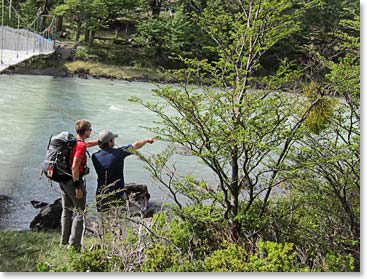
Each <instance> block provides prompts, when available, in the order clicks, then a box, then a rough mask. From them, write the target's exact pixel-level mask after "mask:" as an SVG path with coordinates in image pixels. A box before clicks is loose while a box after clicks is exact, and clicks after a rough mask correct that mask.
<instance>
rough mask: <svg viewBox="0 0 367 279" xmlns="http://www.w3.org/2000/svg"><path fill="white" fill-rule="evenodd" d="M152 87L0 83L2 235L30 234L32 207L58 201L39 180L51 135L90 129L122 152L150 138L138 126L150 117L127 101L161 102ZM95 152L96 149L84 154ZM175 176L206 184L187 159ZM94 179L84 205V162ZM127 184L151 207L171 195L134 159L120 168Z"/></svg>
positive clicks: (17, 78) (51, 80)
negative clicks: (141, 191)
mask: <svg viewBox="0 0 367 279" xmlns="http://www.w3.org/2000/svg"><path fill="white" fill-rule="evenodd" d="M154 88H156V85H155V84H152V83H145V82H127V81H111V80H96V79H88V80H85V79H79V78H55V77H50V76H30V75H29V76H27V75H13V76H6V75H3V76H0V196H1V195H4V196H7V197H9V199H5V198H2V199H0V204H2V205H1V206H0V229H15V230H23V229H28V228H29V224H30V222H31V220H32V218H33V217H34V216H35V215H36V214H37V212H38V210H37V209H34V208H33V207H32V205H31V204H30V201H31V200H40V201H44V202H49V203H50V202H53V201H54V200H55V199H57V198H59V197H60V190H59V187H58V185H57V184H56V183H53V186H50V183H49V181H48V180H47V179H46V178H45V177H43V178H41V179H40V177H39V171H40V164H41V162H42V160H43V158H44V155H45V150H46V147H47V143H48V140H49V137H50V135H51V134H56V133H57V132H60V131H64V130H68V131H71V132H74V122H75V121H74V120H73V119H81V118H84V119H88V120H89V121H90V122H91V123H92V128H93V133H92V136H91V139H93V138H96V137H97V134H98V132H99V131H101V130H103V129H108V130H111V131H113V132H115V133H118V134H119V137H118V138H117V139H116V144H117V145H119V146H122V145H125V144H129V143H133V142H134V141H137V140H140V139H143V138H146V137H152V136H155V135H154V134H152V133H151V132H150V131H148V130H146V129H144V128H142V127H141V126H150V125H153V121H154V120H155V115H154V114H153V113H152V112H150V111H148V110H147V109H145V108H144V107H143V106H141V105H139V104H137V103H132V102H130V101H129V100H128V99H129V98H130V97H131V96H136V97H139V98H141V99H144V100H146V101H151V102H153V101H159V102H160V101H161V100H159V99H158V98H157V97H155V96H153V95H152V89H154ZM166 146H167V143H165V142H161V141H157V142H156V143H154V144H152V145H150V144H147V145H145V146H144V147H143V148H142V149H140V151H141V153H143V154H145V155H150V154H156V153H159V152H161V151H162V150H163V149H164V148H165V147H166ZM96 151H98V147H94V148H91V149H89V152H90V153H91V154H92V153H93V152H96ZM174 160H175V161H174V162H173V163H175V166H176V168H177V169H178V171H181V172H182V173H183V174H192V175H194V176H195V177H198V178H201V179H206V180H207V179H209V180H211V181H212V182H213V178H210V173H209V171H208V169H207V168H206V167H205V166H203V165H202V164H201V163H200V162H199V161H198V160H196V159H195V158H193V157H191V156H177V157H176V158H175V159H174ZM88 164H89V166H90V167H91V173H90V175H88V176H87V177H86V180H87V191H88V193H87V203H88V204H91V203H92V202H93V201H94V198H95V189H96V174H95V171H94V169H93V166H92V162H91V160H90V159H88ZM125 181H126V182H127V183H129V182H135V183H142V184H146V185H147V186H148V189H149V192H150V194H151V201H152V202H157V203H160V202H164V201H169V200H170V197H169V194H168V193H167V192H166V191H165V190H164V189H163V188H162V187H161V186H160V185H159V183H158V182H156V181H154V180H153V179H152V178H151V177H150V175H149V173H148V171H147V170H146V169H144V163H143V162H142V161H141V160H139V159H138V158H137V157H136V156H134V155H133V156H130V157H128V158H127V159H126V160H125Z"/></svg>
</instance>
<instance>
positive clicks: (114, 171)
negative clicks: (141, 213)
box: [92, 131, 154, 212]
mask: <svg viewBox="0 0 367 279" xmlns="http://www.w3.org/2000/svg"><path fill="white" fill-rule="evenodd" d="M117 136H118V135H117V134H114V133H112V132H111V131H102V132H100V133H99V135H98V146H99V148H100V149H101V150H99V151H98V152H96V153H94V154H93V155H92V162H93V166H94V168H95V170H96V173H97V176H98V178H97V192H96V201H97V210H98V211H99V212H104V211H106V210H109V209H110V208H112V207H114V206H118V205H120V204H121V203H122V202H123V200H124V195H123V191H122V190H123V188H124V186H125V181H124V159H125V158H126V157H127V156H129V155H131V154H132V152H133V149H139V148H141V147H143V146H144V145H145V144H146V143H150V144H152V143H154V139H153V138H146V139H143V140H141V141H137V142H135V143H133V144H129V145H127V146H123V147H120V148H114V146H115V138H117Z"/></svg>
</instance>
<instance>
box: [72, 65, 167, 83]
mask: <svg viewBox="0 0 367 279" xmlns="http://www.w3.org/2000/svg"><path fill="white" fill-rule="evenodd" d="M65 66H66V68H67V70H68V71H69V72H71V73H73V74H76V75H81V74H82V75H83V74H85V75H89V76H92V77H100V78H113V79H123V80H139V81H156V82H172V81H173V80H172V78H171V77H169V76H168V75H166V74H164V73H162V72H160V71H158V70H155V69H151V68H140V67H129V66H114V65H107V64H103V63H98V62H89V61H80V60H77V61H74V62H68V63H65Z"/></svg>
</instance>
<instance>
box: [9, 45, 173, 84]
mask: <svg viewBox="0 0 367 279" xmlns="http://www.w3.org/2000/svg"><path fill="white" fill-rule="evenodd" d="M78 51H79V52H83V53H84V51H85V50H84V47H77V45H76V44H75V43H73V42H62V43H61V42H59V43H58V47H57V48H56V50H55V52H54V54H53V55H50V56H48V57H42V58H30V59H28V60H26V61H24V62H22V63H20V64H18V65H16V66H11V67H9V68H8V69H7V70H5V71H3V72H2V74H8V75H12V74H17V75H47V76H55V77H79V78H83V79H88V78H96V79H99V78H105V79H114V80H127V81H144V82H159V83H173V82H177V79H176V78H175V77H174V76H173V75H170V74H168V73H167V72H164V71H162V70H160V69H159V68H158V67H155V68H152V67H143V66H131V65H113V64H111V63H108V62H105V61H103V59H102V58H101V57H99V58H98V59H82V58H80V57H79V56H80V55H78V54H77V53H78Z"/></svg>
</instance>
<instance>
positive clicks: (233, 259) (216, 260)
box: [204, 244, 247, 272]
mask: <svg viewBox="0 0 367 279" xmlns="http://www.w3.org/2000/svg"><path fill="white" fill-rule="evenodd" d="M246 258H247V253H246V251H245V249H244V248H243V247H241V246H238V245H235V244H229V245H228V246H227V248H225V249H220V250H216V251H214V252H213V253H212V254H211V255H210V256H208V257H206V258H205V260H204V269H205V271H214V272H241V271H244V270H245V269H246Z"/></svg>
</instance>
